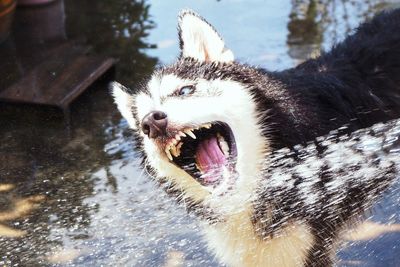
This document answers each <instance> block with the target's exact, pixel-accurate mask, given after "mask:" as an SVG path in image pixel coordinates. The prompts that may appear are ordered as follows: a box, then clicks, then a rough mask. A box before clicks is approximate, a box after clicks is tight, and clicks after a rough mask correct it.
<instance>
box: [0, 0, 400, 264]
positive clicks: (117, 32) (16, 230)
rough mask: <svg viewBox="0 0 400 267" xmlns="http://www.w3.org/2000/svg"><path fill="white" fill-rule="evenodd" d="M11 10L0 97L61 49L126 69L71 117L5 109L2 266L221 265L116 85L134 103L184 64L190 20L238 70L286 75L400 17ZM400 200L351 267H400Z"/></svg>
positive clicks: (370, 231) (367, 4)
mask: <svg viewBox="0 0 400 267" xmlns="http://www.w3.org/2000/svg"><path fill="white" fill-rule="evenodd" d="M1 1H3V3H2V4H3V6H4V7H5V6H7V10H12V11H7V12H3V13H4V14H5V15H3V17H1V16H2V14H3V13H2V12H1V11H0V33H2V36H1V37H0V39H1V42H2V43H1V44H0V70H1V71H0V94H1V92H2V91H3V90H6V88H9V87H10V86H12V85H13V84H14V83H16V82H17V81H19V79H22V78H23V77H24V75H27V74H26V73H30V74H29V75H31V72H29V71H27V70H28V69H29V68H30V66H31V65H33V64H34V63H32V62H38V61H43V60H46V57H45V56H43V57H39V55H40V53H43V51H44V52H47V51H50V49H53V50H54V49H55V47H56V48H57V49H59V47H61V46H60V44H62V45H64V44H67V45H68V46H67V47H64V46H62V47H64V48H62V51H59V50H54V51H56V52H54V54H55V55H60V58H63V57H65V58H68V55H67V54H66V55H64V54H63V53H64V52H63V51H64V50H70V47H77V46H79V47H84V49H83V48H79V49H82V50H79V51H80V52H79V53H81V54H85V55H86V54H88V55H90V56H91V57H95V58H96V59H97V58H113V59H114V60H115V69H114V71H111V72H105V73H104V75H100V76H99V79H97V80H96V81H92V85H91V86H90V87H88V90H85V92H84V93H82V94H81V96H80V97H79V98H77V99H75V100H74V101H73V102H72V104H70V105H68V107H67V108H66V107H63V108H62V109H60V108H58V107H51V106H37V105H21V104H19V105H15V104H10V103H5V102H0V266H169V267H171V266H222V265H221V264H219V263H218V262H217V261H216V260H215V259H214V257H213V256H212V254H211V253H209V252H208V251H207V249H206V247H205V243H204V242H203V241H202V240H201V235H200V231H199V229H198V225H197V224H196V220H195V218H192V217H190V216H188V215H187V214H186V212H185V211H184V210H183V208H182V207H178V206H177V205H175V203H174V202H173V201H171V200H169V199H168V198H167V197H166V196H165V194H164V193H163V192H162V191H161V190H160V189H158V188H157V187H156V186H155V184H154V182H152V181H151V179H150V178H149V177H148V176H147V174H146V173H145V172H144V171H143V170H141V169H140V168H139V167H138V165H139V163H140V159H138V158H137V157H136V153H135V151H134V144H133V140H132V136H131V131H130V130H129V129H128V126H127V123H126V121H125V120H124V119H122V118H121V116H120V114H119V112H118V111H117V109H116V107H115V105H114V104H113V102H112V99H111V97H110V94H109V92H108V89H107V83H108V81H109V80H111V79H116V80H117V81H119V82H121V83H123V84H125V85H126V86H129V87H130V88H131V89H132V90H135V88H137V87H138V84H140V82H141V81H142V80H143V79H145V78H146V77H148V76H149V75H150V74H151V72H152V70H153V69H154V68H155V67H156V66H157V65H160V64H167V63H171V62H173V61H174V59H175V58H176V57H177V56H178V53H179V51H178V39H177V31H176V26H177V14H178V12H179V11H180V10H181V9H183V8H191V9H193V10H195V11H196V12H198V13H200V14H201V15H202V16H204V17H205V18H206V19H207V20H208V21H209V22H210V23H211V24H213V25H214V26H215V28H216V29H217V30H218V31H219V32H220V34H221V35H222V36H223V37H224V39H225V41H226V44H227V46H228V47H229V48H231V49H232V50H233V52H234V53H235V56H236V58H237V59H238V60H239V61H242V62H248V63H251V64H253V65H257V66H260V67H265V68H267V69H269V70H282V69H285V68H289V67H293V66H295V65H297V64H298V63H300V62H302V61H304V60H306V59H307V58H310V57H313V56H316V55H318V53H319V51H320V50H321V49H323V50H327V49H329V48H330V47H331V46H332V45H333V44H334V43H335V42H338V41H340V40H342V39H343V38H344V37H345V36H346V35H347V34H350V33H351V32H352V31H353V30H354V28H355V27H356V26H357V25H358V24H359V23H360V22H362V21H364V20H366V19H368V18H371V17H372V16H373V15H374V14H376V13H377V12H379V11H381V10H383V9H388V8H395V7H400V1H398V0H396V1H395V0H366V1H349V0H319V1H314V0H281V1H272V0H219V1H217V0H202V1H195V0H174V1H165V0H153V1H150V0H149V1H146V0H118V1H114V0H85V1H82V0H54V1H43V2H45V3H39V4H40V5H35V4H38V3H32V2H35V0H31V2H30V1H29V0H25V1H21V2H20V3H19V4H18V7H17V8H15V3H14V2H15V1H11V0H8V1H5V0H0V3H1ZM6 2H7V3H6ZM36 2H40V1H36ZM32 4H34V5H32ZM10 6H12V7H11V8H10ZM0 7H1V5H0ZM4 10H6V8H4ZM50 26H51V27H50ZM71 42H73V45H72V46H69V45H70V44H71ZM49 47H50V48H49ZM53 50H52V51H53ZM82 51H84V52H82ZM81 54H79V55H81ZM62 55H63V56H62ZM35 64H36V63H35ZM74 66H75V65H74ZM80 66H81V65H79V64H78V63H77V64H76V69H73V70H72V71H77V72H79V70H80V69H79V68H80ZM102 74H103V73H102ZM31 79H32V80H35V79H36V80H37V79H39V80H38V82H42V81H41V80H40V77H36V76H34V75H33V77H31ZM399 188H400V185H399V184H397V185H395V187H394V188H393V189H392V190H391V191H390V192H388V193H387V194H386V195H385V196H384V198H383V199H382V201H381V202H380V203H379V204H377V206H376V207H375V209H374V212H373V214H372V215H371V216H370V218H369V223H368V224H365V225H364V226H363V227H364V228H360V229H361V231H358V232H357V233H355V234H353V235H349V236H348V237H347V238H346V239H347V241H346V242H345V243H344V244H343V245H342V246H341V247H340V248H339V251H338V257H339V262H338V266H393V267H394V266H400V257H399V255H400V227H398V224H399V223H400V207H399V202H400V193H399V190H398V189H399ZM396 227H397V228H396Z"/></svg>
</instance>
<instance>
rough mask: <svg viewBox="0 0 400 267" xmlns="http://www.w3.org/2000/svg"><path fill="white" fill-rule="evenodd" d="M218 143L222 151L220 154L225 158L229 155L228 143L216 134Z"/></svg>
mask: <svg viewBox="0 0 400 267" xmlns="http://www.w3.org/2000/svg"><path fill="white" fill-rule="evenodd" d="M217 138H218V143H219V146H220V148H221V150H222V152H223V153H224V154H225V155H226V156H227V155H229V146H228V143H227V142H226V141H225V138H224V137H223V136H222V135H221V134H220V133H217Z"/></svg>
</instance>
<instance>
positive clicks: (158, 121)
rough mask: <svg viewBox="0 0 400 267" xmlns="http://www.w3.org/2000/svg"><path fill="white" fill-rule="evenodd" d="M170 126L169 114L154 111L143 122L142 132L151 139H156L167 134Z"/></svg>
mask: <svg viewBox="0 0 400 267" xmlns="http://www.w3.org/2000/svg"><path fill="white" fill-rule="evenodd" d="M167 125H168V118H167V114H165V113H164V112H162V111H152V112H150V113H149V114H147V115H146V116H144V118H143V120H142V131H143V133H144V134H146V135H148V136H149V137H150V138H156V137H158V136H160V135H162V134H165V133H166V129H167Z"/></svg>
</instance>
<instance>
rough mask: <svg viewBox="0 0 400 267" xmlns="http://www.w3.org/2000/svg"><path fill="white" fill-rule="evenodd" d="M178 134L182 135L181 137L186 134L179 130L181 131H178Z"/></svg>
mask: <svg viewBox="0 0 400 267" xmlns="http://www.w3.org/2000/svg"><path fill="white" fill-rule="evenodd" d="M178 134H179V136H182V137H186V134H185V133H183V132H181V131H179V133H178Z"/></svg>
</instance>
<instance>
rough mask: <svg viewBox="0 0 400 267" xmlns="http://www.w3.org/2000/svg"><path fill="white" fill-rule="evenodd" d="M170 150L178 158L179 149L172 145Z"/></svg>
mask: <svg viewBox="0 0 400 267" xmlns="http://www.w3.org/2000/svg"><path fill="white" fill-rule="evenodd" d="M170 152H171V154H172V155H173V156H174V157H175V158H177V157H178V156H179V154H178V151H177V149H176V146H175V145H172V146H171V148H170Z"/></svg>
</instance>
